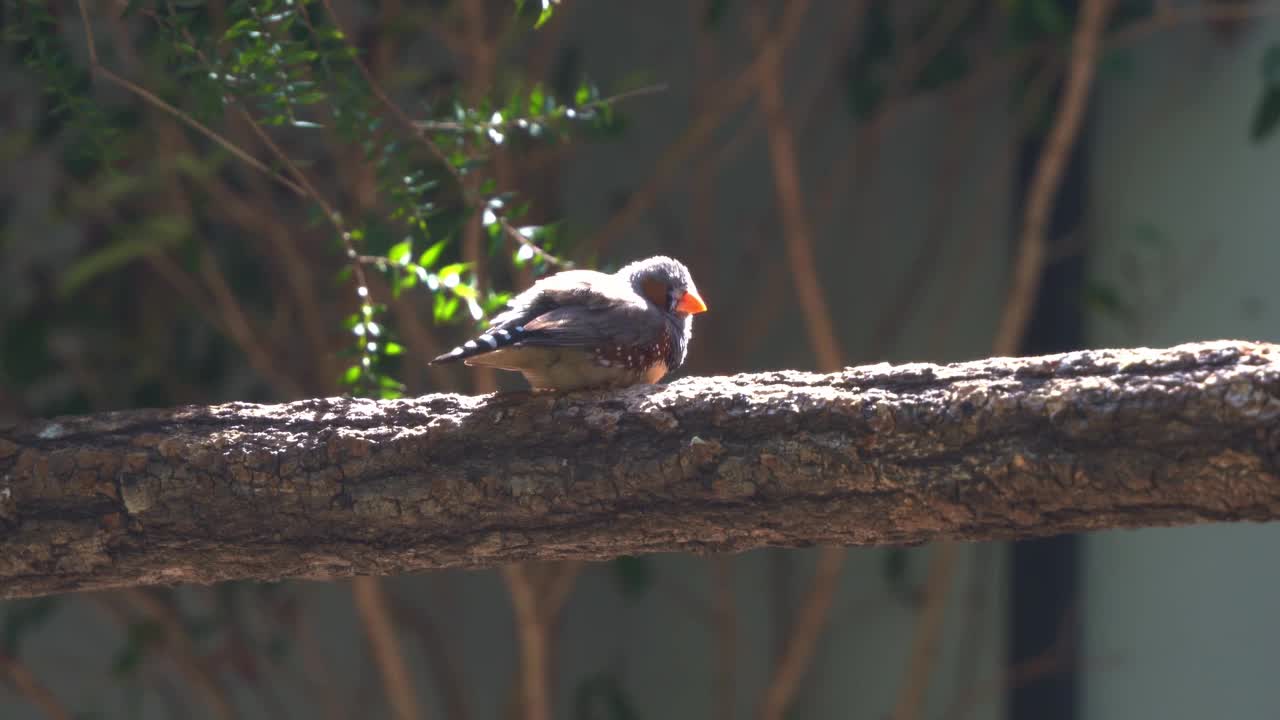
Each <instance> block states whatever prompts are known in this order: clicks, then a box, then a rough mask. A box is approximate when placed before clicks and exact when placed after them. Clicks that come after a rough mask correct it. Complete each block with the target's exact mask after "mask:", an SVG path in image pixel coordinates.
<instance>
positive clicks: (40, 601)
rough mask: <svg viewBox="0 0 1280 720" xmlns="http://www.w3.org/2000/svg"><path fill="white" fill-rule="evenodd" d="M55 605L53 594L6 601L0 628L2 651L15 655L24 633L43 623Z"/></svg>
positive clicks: (55, 607) (56, 603)
mask: <svg viewBox="0 0 1280 720" xmlns="http://www.w3.org/2000/svg"><path fill="white" fill-rule="evenodd" d="M57 607H58V602H57V598H56V597H53V596H45V597H41V598H33V599H29V600H13V601H10V602H9V603H7V608H6V612H5V614H4V626H3V630H0V636H2V639H0V647H3V649H4V653H5V654H6V655H9V656H14V655H17V654H18V653H19V651H20V649H21V648H20V646H21V643H22V639H23V637H24V636H25V635H26V633H27V632H29V631H31V630H35V629H37V628H39V627H40V626H41V625H44V624H45V622H46V621H48V620H49V618H50V617H52V615H53V611H54V610H55V609H57Z"/></svg>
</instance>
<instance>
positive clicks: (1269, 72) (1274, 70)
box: [1262, 45, 1280, 87]
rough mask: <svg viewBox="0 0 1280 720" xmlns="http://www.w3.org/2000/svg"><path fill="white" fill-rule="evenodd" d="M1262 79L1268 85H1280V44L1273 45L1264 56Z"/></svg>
mask: <svg viewBox="0 0 1280 720" xmlns="http://www.w3.org/2000/svg"><path fill="white" fill-rule="evenodd" d="M1262 79H1263V82H1265V83H1266V84H1267V87H1280V45H1272V46H1271V47H1269V48H1267V52H1266V53H1265V54H1264V55H1263V56H1262Z"/></svg>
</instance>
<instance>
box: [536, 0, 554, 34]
mask: <svg viewBox="0 0 1280 720" xmlns="http://www.w3.org/2000/svg"><path fill="white" fill-rule="evenodd" d="M553 4H554V3H552V2H551V0H542V12H540V13H538V19H537V21H536V22H534V23H533V29H534V30H537V29H538V28H540V27H542V26H543V25H545V24H546V23H547V21H548V20H550V19H551V6H552V5H553Z"/></svg>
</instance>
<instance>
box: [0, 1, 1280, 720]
mask: <svg viewBox="0 0 1280 720" xmlns="http://www.w3.org/2000/svg"><path fill="white" fill-rule="evenodd" d="M517 5H520V7H519V9H517ZM0 7H2V8H3V10H0V26H3V31H4V44H3V45H2V46H0V47H3V56H2V57H3V60H0V422H5V421H14V420H21V419H24V418H33V417H42V416H51V415H56V414H62V413H88V412H95V411H101V410H110V409H119V408H130V407H159V406H171V405H178V404H184V403H198V404H208V403H218V402H224V401H232V400H245V401H258V402H275V401H285V400H291V399H297V398H304V397H313V396H320V395H334V394H339V393H343V392H353V393H358V394H365V395H381V396H386V397H394V396H398V395H408V396H414V395H420V394H424V393H430V392H464V393H477V392H489V391H492V390H494V389H495V388H500V387H520V382H519V381H518V380H512V379H511V378H508V377H505V376H503V377H499V376H495V375H493V374H489V373H484V372H479V371H474V370H466V369H459V368H443V369H441V368H428V367H426V366H425V364H424V362H423V359H424V358H426V357H430V356H433V355H435V354H436V353H438V352H441V351H443V350H446V349H448V348H449V347H452V344H453V343H455V342H457V341H459V340H460V339H463V338H464V336H465V335H466V334H467V333H469V332H471V331H472V330H473V329H474V327H475V325H476V322H477V321H479V320H482V319H483V318H484V317H485V316H486V314H487V313H489V312H491V311H492V310H493V309H495V308H496V307H499V306H500V305H501V303H502V302H503V301H504V300H505V297H506V296H507V294H509V293H510V292H513V291H519V290H521V289H523V288H524V287H527V286H528V284H529V283H530V282H532V281H533V280H534V279H536V277H538V276H540V275H543V274H545V273H547V272H550V271H554V270H555V269H556V268H557V267H560V266H562V263H566V262H571V263H574V264H576V265H577V266H580V267H597V268H602V269H609V268H613V267H617V266H620V265H621V264H623V263H625V262H627V261H629V260H632V259H636V258H639V257H643V256H646V255H650V254H654V253H658V252H661V253H666V254H671V255H674V256H676V257H679V258H681V259H682V260H684V261H685V262H686V263H687V264H688V265H689V266H690V268H691V270H692V272H693V275H694V278H695V279H696V282H697V284H698V287H699V289H700V291H701V294H702V296H703V297H704V298H705V299H706V301H707V303H708V304H709V306H710V308H711V311H710V312H709V313H707V314H705V315H700V316H699V317H698V322H697V323H696V328H695V334H694V341H693V345H692V349H691V354H690V360H689V363H688V365H687V367H686V369H685V370H684V371H683V373H682V374H715V373H732V372H739V371H753V370H764V369H772V368H799V369H817V370H831V369H833V368H838V367H841V366H844V365H854V364H860V363H868V362H880V361H892V362H901V361H929V362H951V361H958V360H965V359H972V358H979V357H985V356H989V355H994V354H1002V355H1008V354H1037V353H1049V352H1057V351H1064V350H1070V349H1078V348H1086V347H1105V346H1111V347H1115V346H1167V345H1171V344H1175V343H1178V342H1183V341H1189V340H1197V339H1218V338H1235V339H1253V340H1280V283H1277V282H1276V281H1275V279H1274V275H1275V272H1276V268H1277V267H1280V242H1277V238H1276V237H1275V234H1276V231H1275V228H1277V227H1280V199H1278V196H1277V193H1276V188H1277V187H1280V143H1277V142H1276V141H1275V140H1273V139H1271V137H1270V136H1271V130H1272V128H1273V125H1274V124H1275V123H1276V121H1277V120H1280V49H1277V43H1278V42H1280V3H1274V2H1266V1H1263V0H1255V1H1245V2H1238V1H1237V2H1228V1H1225V0H1223V1H1211V0H1203V1H1192V2H1176V1H1173V0H1170V1H1168V2H1160V1H1158V0H1155V1H1147V2H1138V1H1127V0H1114V1H1107V0H1080V1H1073V0H894V1H892V2H891V1H888V0H843V1H842V2H810V1H805V0H788V1H787V2H758V1H756V0H687V1H684V0H681V1H677V0H649V1H648V2H632V3H618V2H602V1H600V0H595V1H592V0H563V2H559V3H554V4H550V3H546V2H539V1H538V0H527V2H525V3H522V4H521V3H512V2H510V1H509V0H432V1H430V2H421V3H413V2H405V1H403V0H376V1H375V0H367V1H365V2H352V1H349V0H331V1H330V0H324V1H321V2H314V1H313V2H304V1H303V0H294V1H293V2H243V1H230V0H223V1H222V2H219V1H216V0H214V1H210V2H199V1H189V0H168V1H164V0H162V1H160V2H136V1H135V2H128V3H126V2H123V0H121V1H119V2H110V1H107V0H86V1H85V2H84V3H83V4H81V3H75V2H63V1H54V2H31V1H30V0H4V2H3V5H2V6H0ZM86 23H87V25H86ZM87 28H91V30H92V32H91V33H87V32H86V29H87ZM90 39H92V41H93V42H92V43H90V42H89V41H90ZM351 47H354V48H356V49H357V52H355V53H352V52H349V48H351ZM570 111H572V112H570ZM351 255H354V256H355V258H354V259H353V258H352V257H351ZM360 287H367V288H368V294H367V295H364V294H362V293H360V292H359V291H358V290H357V289H358V288H360ZM1278 542H1280V535H1278V534H1277V529H1276V528H1274V527H1268V526H1254V525H1250V526H1244V525H1240V526H1212V527H1198V528H1184V529H1162V530H1146V531H1138V532H1113V533H1098V534H1094V535H1090V536H1087V537H1084V536H1082V537H1062V538H1055V539H1050V540H1044V541H1037V542H1027V543H1000V544H972V545H963V546H953V545H938V546H927V547H920V548H912V549H856V548H855V549H849V550H847V551H844V550H833V549H825V550H824V549H812V550H796V551H781V550H776V551H775V550H761V551H757V552H750V553H745V554H742V555H735V556H712V557H694V556H654V557H642V558H622V559H619V560H617V561H615V562H611V563H598V564H587V565H580V564H576V563H556V564H549V565H538V566H528V567H522V568H517V569H514V570H509V571H507V572H505V573H504V572H501V571H499V570H491V571H483V572H478V571H477V572H452V571H442V572H433V573H426V574H422V575H418V576H413V577H398V578H386V579H381V580H359V581H339V582H332V583H317V582H281V583H271V584H256V583H228V584H225V585H220V586H216V587H199V588H178V589H154V588H151V589H135V590H128V591H120V592H109V593H87V594H79V595H68V596H60V597H49V598H42V599H37V600H24V601H7V602H2V603H0V717H3V718H6V719H7V718H15V719H16V718H40V717H49V718H68V717H82V718H171V717H182V718H186V717H193V718H200V717H209V718H220V719H222V718H240V717H245V718H303V717H307V718H310V717H319V718H353V717H360V718H407V717H420V718H457V719H459V720H470V719H473V718H474V719H479V718H524V717H529V718H537V717H539V715H538V712H537V708H536V707H531V705H530V703H529V702H527V701H526V699H524V698H527V697H528V696H522V694H521V687H522V683H523V680H524V679H525V678H526V677H527V675H526V673H527V669H528V668H527V667H524V668H522V664H521V662H520V657H521V652H522V650H521V647H522V644H521V643H522V641H524V640H527V638H528V637H529V632H530V630H531V629H534V630H539V631H540V632H542V633H543V635H544V636H545V637H547V638H549V644H548V646H547V647H546V648H545V652H542V653H540V654H535V660H534V661H535V662H538V663H542V664H544V665H545V667H543V669H544V670H545V671H546V672H545V676H546V677H547V678H548V680H547V683H548V684H547V688H546V690H547V693H546V694H547V703H548V705H549V707H550V708H551V710H552V711H551V714H550V717H556V718H574V719H578V718H599V719H601V720H604V719H618V720H622V719H632V718H636V719H639V718H644V719H655V718H717V719H722V720H729V719H730V718H739V717H742V718H746V717H764V718H781V717H786V718H797V719H798V718H813V719H826V718H887V717H893V718H900V719H906V718H930V719H938V720H943V719H947V720H958V719H960V718H975V719H977V718H1018V719H1021V718H1044V719H1048V720H1055V719H1061V720H1067V719H1069V718H1088V719H1090V720H1092V719H1098V720H1105V719H1110V718H1209V717H1214V718H1218V717H1222V718H1272V717H1276V716H1277V714H1278V713H1280V710H1277V708H1280V683H1277V682H1276V681H1275V678H1276V677H1277V673H1278V672H1280V624H1278V623H1277V622H1276V614H1275V608H1277V607H1280V576H1277V575H1276V574H1275V573H1274V572H1272V571H1271V570H1269V569H1268V568H1272V567H1273V565H1274V557H1275V548H1276V547H1277V543H1278ZM530 596H533V597H535V598H537V602H538V611H537V612H536V613H532V614H529V613H523V614H521V613H519V612H518V611H519V610H520V608H521V607H522V605H521V603H522V602H524V601H525V600H527V599H528V597H530ZM517 617H519V618H521V620H520V621H517V619H516V618H517ZM542 717H546V715H543V716H542Z"/></svg>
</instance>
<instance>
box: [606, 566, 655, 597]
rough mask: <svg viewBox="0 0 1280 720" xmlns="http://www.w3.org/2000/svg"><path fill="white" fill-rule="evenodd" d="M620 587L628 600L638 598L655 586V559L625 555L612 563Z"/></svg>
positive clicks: (611, 567)
mask: <svg viewBox="0 0 1280 720" xmlns="http://www.w3.org/2000/svg"><path fill="white" fill-rule="evenodd" d="M610 569H611V570H613V578H614V580H615V581H617V583H618V589H619V590H620V591H621V592H622V595H623V597H625V598H627V599H628V600H637V599H639V598H640V597H641V596H643V595H644V594H645V593H646V592H648V590H649V588H650V587H652V586H653V561H652V560H650V559H649V558H647V557H632V556H629V555H624V556H622V557H620V558H617V559H616V560H614V561H613V562H612V563H610Z"/></svg>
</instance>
